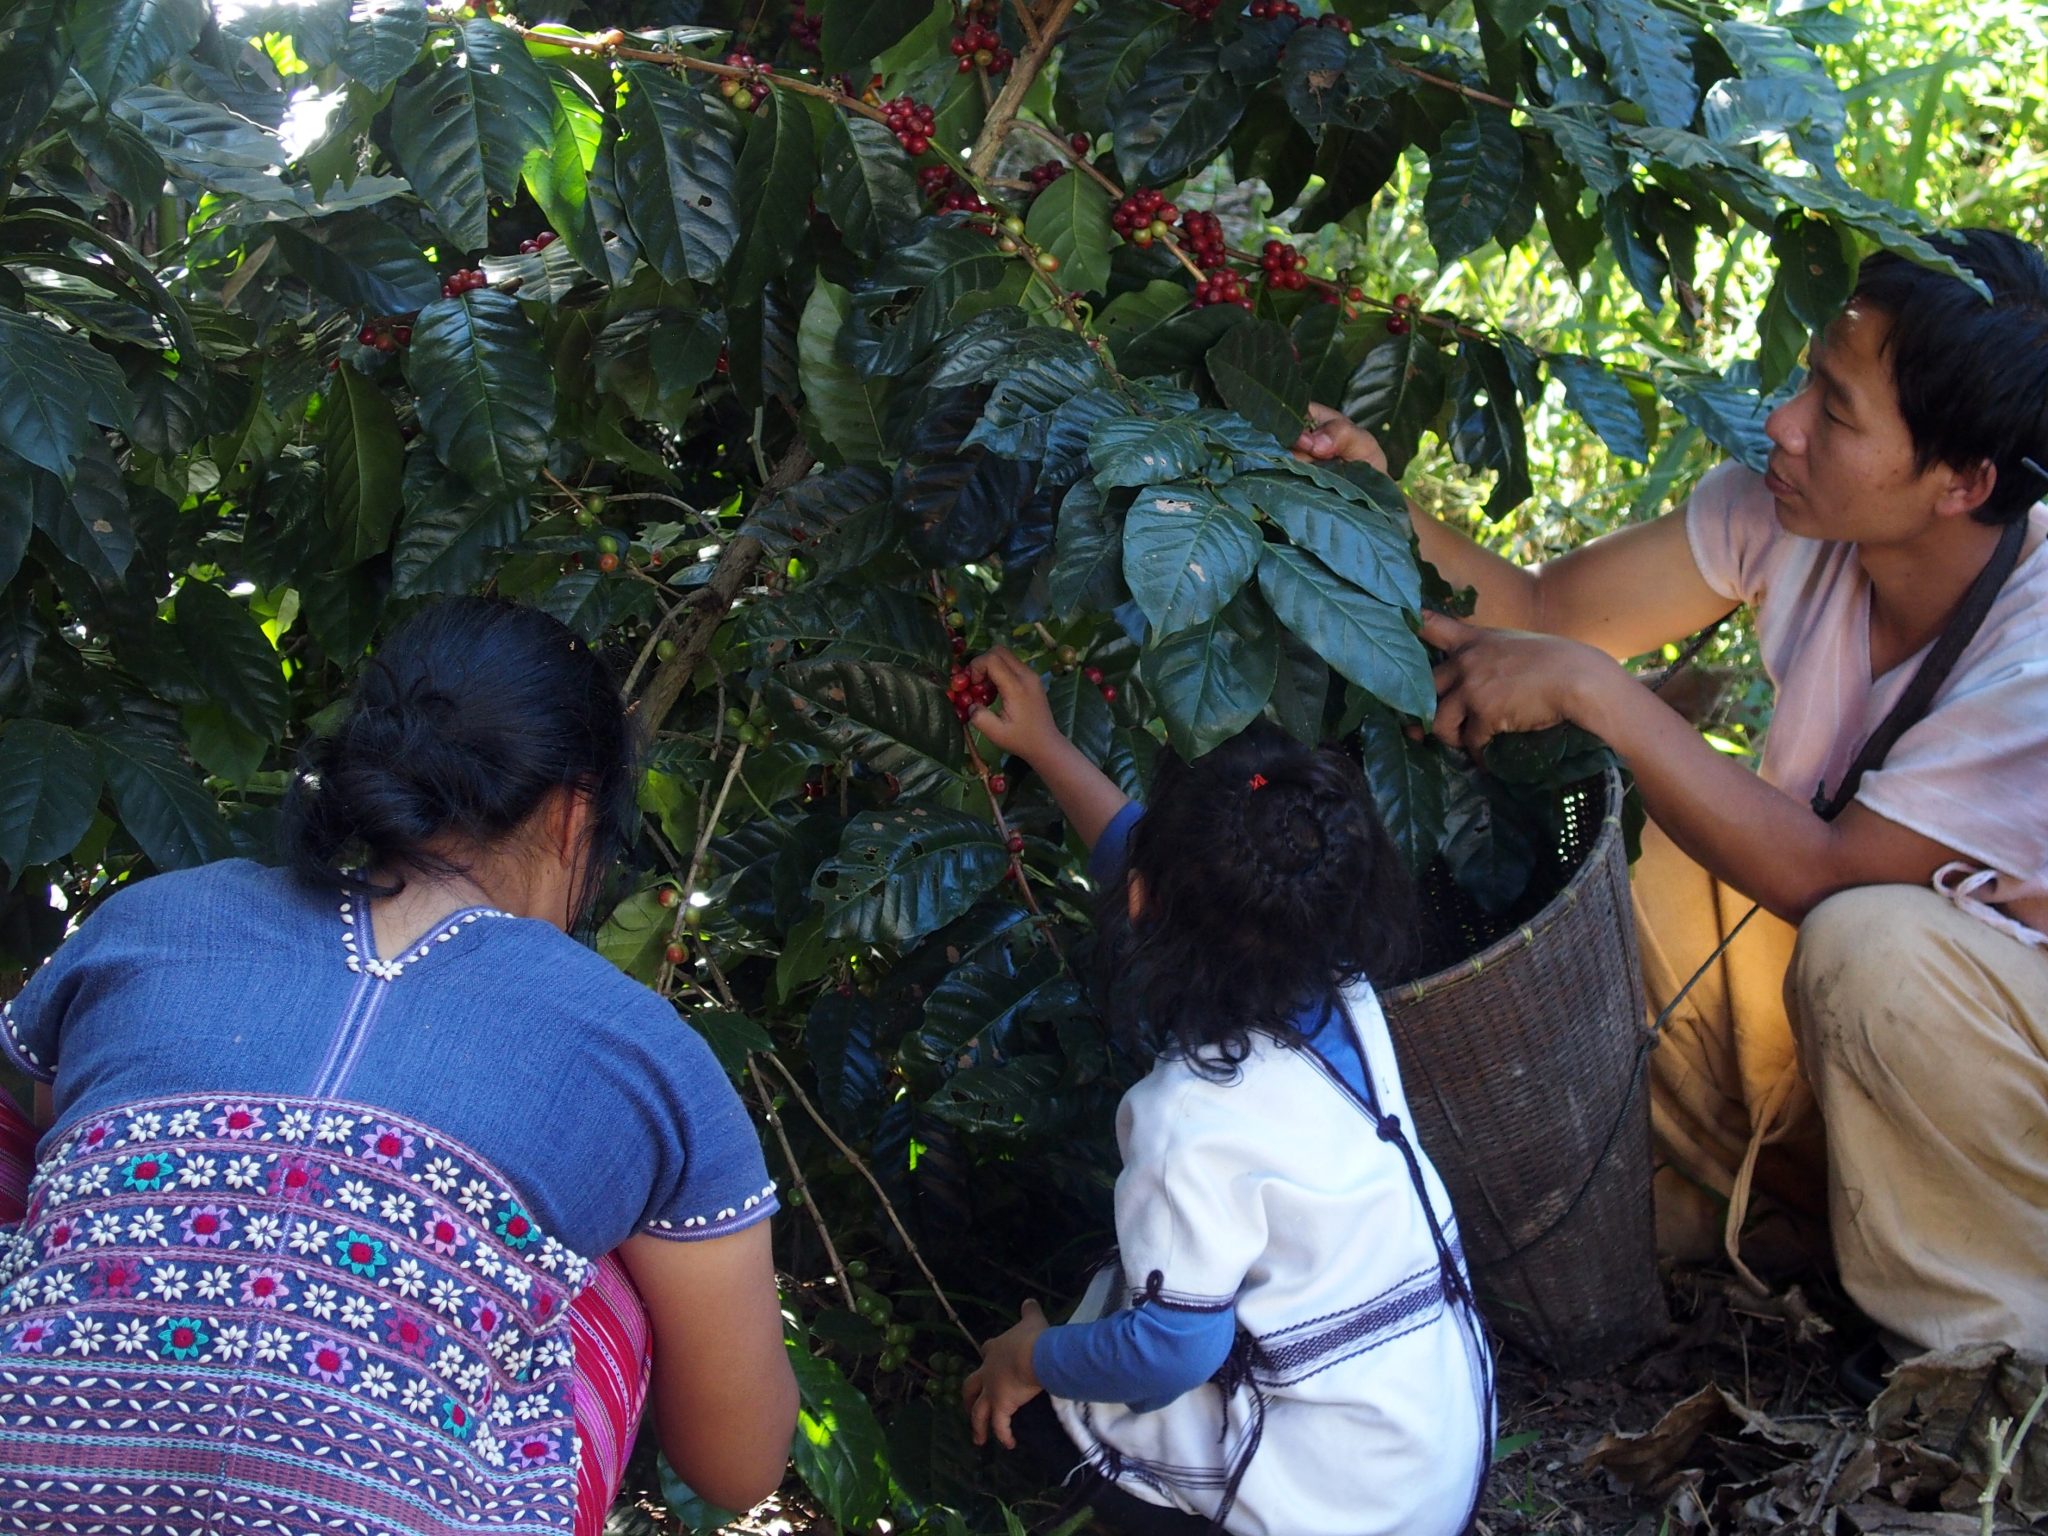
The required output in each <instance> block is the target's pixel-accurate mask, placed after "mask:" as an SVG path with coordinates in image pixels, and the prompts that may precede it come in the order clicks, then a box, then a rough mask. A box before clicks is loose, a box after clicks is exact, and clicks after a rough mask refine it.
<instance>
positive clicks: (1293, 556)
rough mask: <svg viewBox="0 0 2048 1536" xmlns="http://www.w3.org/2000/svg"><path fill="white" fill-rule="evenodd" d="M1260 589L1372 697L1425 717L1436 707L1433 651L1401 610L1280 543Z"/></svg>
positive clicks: (1269, 555) (1268, 554)
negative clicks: (1415, 631)
mask: <svg viewBox="0 0 2048 1536" xmlns="http://www.w3.org/2000/svg"><path fill="white" fill-rule="evenodd" d="M1259 590H1260V591H1261V592H1263V593H1264V594H1265V597H1266V601H1267V602H1269V603H1271V604H1272V605H1273V612H1274V613H1275V614H1277V615H1278V616H1279V619H1280V622H1281V623H1282V624H1285V625H1286V626H1287V627H1288V628H1289V629H1291V630H1293V631H1294V633H1295V634H1297V635H1299V636H1300V637H1301V638H1302V639H1303V640H1304V641H1306V642H1307V643H1308V645H1309V647H1310V649H1312V650H1314V651H1315V653H1316V654H1317V655H1319V656H1321V657H1322V658H1323V659H1324V660H1325V661H1327V662H1328V663H1329V664H1330V665H1331V666H1333V667H1335V668H1336V669H1337V670H1338V671H1339V672H1341V673H1343V674H1344V676H1346V677H1348V678H1350V679H1351V681H1352V682H1354V683H1356V684H1358V686H1359V687H1361V688H1363V689H1364V690H1365V691H1366V692H1367V693H1369V694H1371V695H1372V696H1373V697H1374V698H1376V699H1380V700H1382V701H1383V702H1385V703H1387V704H1389V705H1391V706H1392V707H1393V708H1395V709H1398V710H1400V711H1401V712H1402V713H1404V714H1408V715H1413V716H1415V717H1416V718H1417V719H1419V720H1427V719H1428V718H1429V717H1430V716H1431V715H1432V714H1434V713H1435V712H1436V689H1435V687H1434V686H1433V685H1432V684H1431V682H1430V676H1429V653H1428V652H1427V651H1425V650H1424V649H1423V648H1422V642H1421V641H1420V640H1418V639H1416V637H1415V634H1414V632H1413V631H1412V630H1410V629H1409V628H1408V624H1407V620H1406V619H1405V618H1404V617H1403V616H1402V612H1401V610H1400V609H1399V608H1396V607H1394V606H1393V605H1392V604H1390V603H1383V602H1381V601H1380V600H1379V599H1378V598H1376V597H1369V596H1367V595H1366V594H1365V593H1363V592H1361V591H1359V590H1358V589H1357V588H1356V587H1353V586H1350V585H1348V584H1347V583H1345V582H1344V581H1342V580H1340V579H1339V578H1338V577H1336V576H1334V575H1332V574H1331V572H1330V571H1329V570H1328V568H1326V567H1325V566H1324V565H1322V564H1321V562H1319V561H1317V560H1316V559H1314V558H1313V557H1312V556H1309V555H1305V554H1303V553H1302V552H1301V551H1300V550H1297V549H1289V548H1288V547H1286V546H1285V545H1282V544H1268V545H1267V546H1266V548H1265V553H1264V554H1263V555H1262V556H1261V557H1260V559H1259Z"/></svg>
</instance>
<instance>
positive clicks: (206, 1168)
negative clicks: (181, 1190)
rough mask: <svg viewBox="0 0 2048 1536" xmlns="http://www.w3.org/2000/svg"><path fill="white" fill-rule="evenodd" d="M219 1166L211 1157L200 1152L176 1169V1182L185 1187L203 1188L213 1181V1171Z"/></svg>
mask: <svg viewBox="0 0 2048 1536" xmlns="http://www.w3.org/2000/svg"><path fill="white" fill-rule="evenodd" d="M219 1167H220V1165H219V1164H218V1163H217V1162H215V1161H214V1160H213V1159H212V1158H210V1157H207V1156H205V1155H204V1154H201V1155H200V1156H197V1157H194V1158H193V1159H192V1160H191V1161H190V1162H188V1163H186V1164H185V1166H184V1167H182V1168H180V1169H179V1170H178V1182H179V1183H180V1184H182V1185H183V1186H184V1187H185V1188H187V1189H204V1188H206V1187H207V1186H208V1185H210V1184H211V1183H213V1179H214V1173H215V1171H216V1170H217V1169H218V1168H219Z"/></svg>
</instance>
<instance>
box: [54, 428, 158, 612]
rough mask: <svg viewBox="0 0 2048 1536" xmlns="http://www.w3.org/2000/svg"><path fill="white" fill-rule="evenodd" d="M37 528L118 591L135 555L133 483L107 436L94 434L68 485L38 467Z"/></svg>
mask: <svg viewBox="0 0 2048 1536" xmlns="http://www.w3.org/2000/svg"><path fill="white" fill-rule="evenodd" d="M29 473H30V474H32V475H34V477H35V490H34V495H35V519H36V526H37V527H38V528H40V529H41V530H42V531H43V533H44V534H45V535H46V536H47V537H48V538H49V540H50V542H51V543H53V544H55V545H56V546H57V548H58V549H59V550H60V551H62V552H63V555H64V557H65V558H66V559H67V560H69V561H71V562H72V564H74V565H76V566H77V567H78V568H79V569H80V570H82V571H84V572H85V573H86V574H87V575H88V576H90V577H91V578H92V579H93V582H94V584H95V585H96V586H98V587H99V589H100V590H101V591H103V592H113V591H115V590H117V589H118V588H119V587H120V585H121V582H122V579H123V578H124V577H126V575H127V574H128V566H129V562H131V561H132V560H133V559H134V558H135V528H134V523H133V520H132V519H131V518H130V516H129V512H128V482H127V481H126V480H124V479H122V477H121V467H120V465H118V464H116V463H115V462H114V454H113V450H112V449H110V448H109V447H108V446H107V440H106V439H105V438H104V437H101V436H100V435H99V434H98V433H96V432H95V433H94V434H93V435H92V436H90V437H88V438H87V439H86V441H85V446H84V448H83V449H82V451H81V452H80V453H79V456H78V464H77V466H76V473H75V474H74V475H73V476H72V481H71V484H70V485H69V486H66V485H65V484H64V482H63V481H62V480H59V479H58V478H57V477H56V476H55V475H52V474H47V473H43V472H39V471H35V470H31V471H29Z"/></svg>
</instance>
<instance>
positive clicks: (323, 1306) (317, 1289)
mask: <svg viewBox="0 0 2048 1536" xmlns="http://www.w3.org/2000/svg"><path fill="white" fill-rule="evenodd" d="M336 1299H337V1298H336V1296H335V1294H334V1287H333V1286H331V1285H321V1284H319V1283H318V1282H315V1283H314V1284H312V1285H309V1286H307V1287H306V1288H305V1289H304V1290H303V1291H301V1292H299V1306H300V1308H301V1310H303V1311H305V1312H308V1313H311V1314H312V1315H313V1316H314V1317H317V1318H319V1319H320V1321H321V1322H323V1323H324V1322H328V1321H330V1320H331V1319H332V1318H333V1316H334V1306H335V1302H336Z"/></svg>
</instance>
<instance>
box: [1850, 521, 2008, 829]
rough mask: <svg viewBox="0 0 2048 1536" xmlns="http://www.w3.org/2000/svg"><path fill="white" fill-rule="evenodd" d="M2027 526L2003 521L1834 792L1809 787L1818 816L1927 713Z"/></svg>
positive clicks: (1981, 618)
mask: <svg viewBox="0 0 2048 1536" xmlns="http://www.w3.org/2000/svg"><path fill="white" fill-rule="evenodd" d="M2027 524H2028V517H2027V514H2026V513H2024V512H2023V513H2021V514H2020V515H2019V516H2018V517H2016V518H2014V519H2013V520H2012V521H2011V522H2009V523H2007V524H2006V525H2005V531H2004V532H2003V533H2001V534H2000V535H1999V536H1998V547H1997V548H1996V549H1994V550H1993V551H1992V552H1991V558H1990V559H1989V560H1987V561H1985V562H1984V569H1983V570H1981V571H1979V572H1978V573H1977V579H1976V580H1975V581H1973V582H1971V583H1970V589H1969V591H1967V592H1965V593H1964V594H1963V601H1962V605H1961V606H1960V607H1959V608H1957V609H1956V611H1955V613H1954V614H1953V615H1952V616H1951V617H1950V619H1949V621H1948V624H1947V626H1946V627H1945V628H1944V629H1943V630H1942V632H1941V634H1940V636H1939V637H1938V638H1937V639H1936V640H1935V642H1934V647H1933V649H1931V650H1930V651H1928V653H1927V659H1926V660H1924V661H1922V662H1921V663H1920V667H1919V670H1918V671H1916V672H1915V673H1914V674H1913V680H1912V681H1911V682H1910V683H1908V684H1907V685H1906V691H1905V692H1904V693H1902V694H1900V695H1899V702H1898V703H1896V704H1894V705H1893V706H1892V707H1891V712H1890V713H1889V714H1887V715H1886V716H1885V717H1884V719H1883V720H1882V721H1880V722H1879V723H1878V727H1877V729H1876V730H1874V731H1872V732H1871V733H1870V739H1869V740H1868V741H1866V742H1864V743H1863V750H1862V751H1860V752H1858V753H1857V754H1856V760H1855V761H1854V762H1852V763H1851V764H1850V765H1849V771H1848V772H1847V773H1845V774H1843V775H1842V782H1841V784H1840V785H1839V786H1838V787H1837V788H1836V790H1835V792H1834V794H1833V795H1832V796H1830V795H1829V794H1828V787H1827V785H1826V784H1822V785H1820V786H1819V787H1818V788H1816V789H1815V790H1814V792H1813V809H1814V812H1815V814H1817V815H1818V816H1819V817H1820V818H1821V820H1823V821H1833V820H1834V819H1835V818H1836V817H1837V816H1839V815H1841V814H1842V812H1844V811H1845V810H1847V809H1848V808H1849V802H1850V801H1852V800H1854V799H1855V798H1856V786H1857V785H1858V784H1860V783H1862V782H1863V775H1865V774H1866V773H1870V772H1872V771H1873V770H1875V769H1876V768H1877V767H1878V766H1879V765H1880V764H1882V763H1883V762H1884V760H1885V756H1886V754H1888V753H1889V752H1890V751H1891V749H1892V748H1893V746H1895V745H1896V744H1897V742H1898V739H1899V738H1900V737H1901V736H1903V735H1905V734H1906V732H1908V731H1910V730H1911V729H1912V728H1913V727H1914V726H1916V725H1918V724H1919V723H1920V721H1921V719H1922V718H1923V717H1924V716H1925V715H1926V714H1927V708H1928V706H1929V705H1931V704H1932V703H1933V702H1934V696H1935V695H1936V694H1937V693H1939V692H1940V691H1941V685H1942V684H1943V683H1945V682H1947V681H1948V678H1949V674H1950V673H1951V672H1953V671H1955V669H1956V663H1957V662H1958V661H1960V660H1961V659H1962V655H1963V652H1964V651H1966V650H1968V649H1969V648H1970V642H1971V641H1972V640H1974V639H1976V638H1977V631H1978V630H1980V629H1982V628H1983V627H1984V619H1985V617H1986V615H1988V614H1989V613H1990V612H1991V605H1992V603H1994V602H1995V601H1997V599H1998V592H1999V589H2000V588H2001V587H2003V586H2004V585H2005V579H2006V577H2008V576H2010V575H2011V574H2012V572H2013V567H2014V566H2016V565H2018V564H2019V563H2020V545H2022V544H2023V543H2025V542H2026V537H2027Z"/></svg>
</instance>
